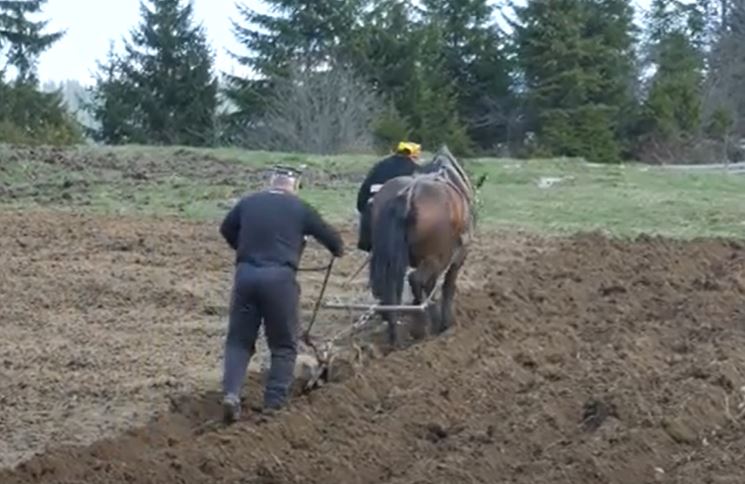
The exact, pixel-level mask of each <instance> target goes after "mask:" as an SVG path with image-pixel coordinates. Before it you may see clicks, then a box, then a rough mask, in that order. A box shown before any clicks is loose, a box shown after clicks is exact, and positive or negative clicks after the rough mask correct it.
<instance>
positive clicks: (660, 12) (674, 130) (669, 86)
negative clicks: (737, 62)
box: [645, 0, 705, 140]
mask: <svg viewBox="0 0 745 484" xmlns="http://www.w3.org/2000/svg"><path fill="white" fill-rule="evenodd" d="M704 34H705V32H704V21H703V12H701V11H700V10H698V9H697V8H696V5H695V4H680V3H678V2H671V1H669V0H654V1H653V3H652V9H651V15H650V18H649V33H648V35H649V43H650V45H649V55H650V60H651V62H652V65H653V66H654V67H655V69H656V70H655V74H654V76H653V78H652V82H651V87H650V90H649V95H648V97H647V99H646V103H645V121H646V124H647V130H648V131H649V132H650V134H651V135H653V136H656V137H659V138H662V139H664V140H670V139H674V138H675V139H679V138H681V137H682V138H687V137H691V136H693V135H694V134H696V133H697V132H698V130H699V128H700V127H701V102H702V97H701V95H702V93H701V89H702V83H703V68H704V53H703V36H704Z"/></svg>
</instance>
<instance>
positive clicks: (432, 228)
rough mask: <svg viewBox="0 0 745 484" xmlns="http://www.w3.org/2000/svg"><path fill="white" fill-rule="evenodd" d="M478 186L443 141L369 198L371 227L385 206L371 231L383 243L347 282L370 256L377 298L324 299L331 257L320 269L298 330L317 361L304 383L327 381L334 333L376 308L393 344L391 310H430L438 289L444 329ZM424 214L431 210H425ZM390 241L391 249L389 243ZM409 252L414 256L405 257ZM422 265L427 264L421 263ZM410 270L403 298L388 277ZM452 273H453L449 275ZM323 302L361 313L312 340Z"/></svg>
mask: <svg viewBox="0 0 745 484" xmlns="http://www.w3.org/2000/svg"><path fill="white" fill-rule="evenodd" d="M484 181H485V177H482V179H480V180H479V181H478V182H477V184H476V187H475V188H476V190H478V189H479V188H480V187H481V185H482V184H483V183H484ZM476 190H474V186H473V185H472V184H471V182H470V180H469V179H468V176H467V175H466V173H465V171H464V170H463V169H462V167H461V166H460V165H459V163H458V162H457V160H456V159H455V158H454V157H453V156H452V154H451V153H450V151H449V150H448V149H447V148H446V147H442V148H441V149H440V151H438V153H437V154H436V155H435V158H434V159H433V160H432V162H430V163H429V164H428V165H425V166H424V167H422V173H421V174H418V175H415V176H413V177H398V178H394V179H391V180H389V181H388V182H386V183H385V184H384V185H383V187H382V188H381V189H380V190H379V191H377V192H376V194H375V195H374V197H373V200H372V203H373V205H372V213H373V226H376V222H375V220H376V219H375V216H376V215H375V214H378V213H382V215H378V216H379V217H381V220H385V223H383V224H382V225H381V228H380V229H379V232H378V230H373V234H375V235H374V238H375V237H378V236H380V237H382V238H381V239H380V243H381V245H380V248H379V249H377V250H376V249H375V247H377V245H376V243H375V242H373V244H372V245H373V252H371V254H370V257H368V258H367V260H365V261H364V263H363V264H362V265H361V266H360V267H359V269H357V270H356V271H355V272H354V275H353V276H352V277H351V278H350V281H349V282H351V281H352V280H353V279H354V278H355V277H356V276H357V275H359V273H360V272H361V271H362V270H363V269H364V268H365V266H366V265H368V263H369V265H370V282H371V286H370V288H371V289H372V292H373V294H374V295H376V299H377V301H376V302H373V303H369V302H360V301H341V300H338V299H332V300H328V301H325V300H324V297H325V294H326V287H327V286H328V282H329V278H330V275H331V272H332V270H333V266H334V260H333V259H332V260H331V261H330V262H329V264H328V265H327V266H326V267H325V268H323V269H322V270H325V276H324V279H323V285H322V286H321V290H320V293H319V295H318V299H317V300H316V303H315V306H314V308H313V315H312V317H311V320H310V324H309V325H308V328H307V329H306V330H305V332H304V333H303V341H304V342H305V344H306V345H307V346H308V347H309V348H310V349H311V350H312V351H313V353H314V355H315V358H316V361H317V366H316V367H315V368H313V369H312V371H311V375H310V378H309V380H308V382H307V383H306V385H305V389H306V390H310V389H312V388H315V387H316V386H319V385H321V384H322V383H323V382H324V381H326V380H328V376H329V370H330V367H331V365H332V360H333V358H334V351H335V349H336V348H337V343H338V342H339V340H341V339H342V338H344V337H347V336H350V335H351V334H353V333H355V332H356V331H359V330H360V329H361V328H362V327H364V326H366V325H368V324H369V323H370V322H371V321H373V319H374V317H375V316H376V315H381V316H382V319H383V320H385V321H386V323H387V324H388V334H389V338H390V342H391V343H393V344H394V346H395V340H396V339H397V336H396V330H395V327H396V326H397V325H400V324H401V322H400V321H399V320H398V319H396V315H397V314H406V315H417V314H418V315H423V316H428V315H429V310H430V308H431V307H432V306H433V305H434V304H435V296H436V295H437V294H438V292H442V296H443V297H442V306H443V309H442V320H443V321H441V322H440V323H438V324H439V327H438V328H437V329H438V331H441V330H443V329H445V328H446V327H447V325H448V324H450V323H451V322H452V308H451V305H452V299H453V296H454V291H455V282H454V281H455V278H456V277H457V273H458V270H459V269H460V266H461V265H462V264H463V262H464V260H465V252H466V247H467V246H468V243H469V241H470V236H471V231H472V229H473V227H474V225H475V213H474V211H473V208H474V202H476V200H475V199H476ZM376 210H377V211H376ZM412 210H414V211H422V213H423V214H425V216H423V217H421V219H420V217H419V216H417V217H416V218H414V219H411V218H410V217H409V215H408V214H409V213H410V212H411V211H412ZM428 213H429V215H426V214H428ZM433 221H434V222H433ZM396 231H398V232H396ZM392 244H393V245H392ZM394 246H395V248H392V247H394ZM401 254H405V255H404V256H401ZM411 254H414V255H411ZM448 255H449V257H448ZM410 257H414V259H412V260H410ZM448 259H449V260H448ZM376 260H378V261H379V263H378V264H376V263H375V261H376ZM412 261H418V262H412ZM422 261H425V262H424V263H422ZM433 261H434V262H433ZM422 265H423V266H424V267H419V266H422ZM411 270H414V271H415V272H416V273H415V274H414V277H413V281H412V280H411V279H409V284H410V286H411V289H412V293H414V301H415V302H416V303H415V304H402V301H401V286H400V285H399V286H397V288H396V289H393V288H394V287H396V286H391V284H399V283H401V284H402V282H401V279H402V278H403V280H404V281H405V280H406V279H407V277H406V273H407V272H409V271H411ZM450 274H452V275H451V276H450V277H449V278H448V275H450ZM446 279H447V281H448V284H447V285H445V282H446ZM396 281H398V282H396ZM443 285H445V286H444V287H443ZM415 286H416V287H415ZM441 290H442V291H441ZM321 308H323V309H326V310H335V311H348V312H350V315H351V314H352V313H354V312H357V313H359V315H358V316H357V318H356V319H354V322H353V323H352V324H351V325H350V326H348V327H346V328H343V329H342V330H341V331H339V332H337V333H336V334H334V335H332V336H331V337H330V338H328V339H326V340H325V341H323V342H321V343H318V344H316V343H315V342H313V341H312V338H311V330H312V329H313V325H314V324H315V322H316V319H317V316H318V312H319V311H320V309H321ZM445 315H447V317H446V316H445ZM350 319H351V318H350ZM425 319H429V318H425Z"/></svg>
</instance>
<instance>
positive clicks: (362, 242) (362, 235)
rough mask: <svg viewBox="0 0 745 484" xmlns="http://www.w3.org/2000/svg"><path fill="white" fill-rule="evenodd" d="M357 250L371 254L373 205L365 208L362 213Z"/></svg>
mask: <svg viewBox="0 0 745 484" xmlns="http://www.w3.org/2000/svg"><path fill="white" fill-rule="evenodd" d="M357 248H358V249H360V250H364V251H365V252H370V250H371V249H372V203H368V204H367V205H366V206H365V210H363V211H362V213H360V230H359V236H358V239H357Z"/></svg>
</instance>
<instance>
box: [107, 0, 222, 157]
mask: <svg viewBox="0 0 745 484" xmlns="http://www.w3.org/2000/svg"><path fill="white" fill-rule="evenodd" d="M140 10H141V15H142V20H141V23H140V25H139V26H138V27H137V28H136V29H135V30H133V31H132V34H131V40H130V41H129V42H128V43H127V44H126V52H125V54H124V56H123V57H122V58H121V59H119V58H118V57H117V56H115V55H111V56H110V58H109V62H108V63H107V64H104V65H103V66H102V72H101V74H100V75H99V76H98V79H97V85H96V89H95V92H94V96H95V98H96V100H97V105H96V107H94V108H93V113H94V115H95V117H96V119H97V120H98V121H99V122H100V123H101V125H102V129H101V132H100V133H99V137H100V138H101V139H103V140H105V141H107V142H110V143H117V142H122V141H124V140H125V139H126V140H129V141H138V142H149V143H156V144H185V145H192V146H201V145H209V144H211V143H213V142H214V137H215V133H214V127H215V112H216V108H217V81H216V79H215V78H214V76H213V74H212V63H213V58H212V53H211V52H210V49H209V47H208V46H207V41H206V37H205V33H204V30H203V29H202V27H201V26H197V25H195V24H194V20H193V6H192V3H191V2H186V3H182V2H181V1H180V0H147V1H146V2H145V1H143V2H141V3H140Z"/></svg>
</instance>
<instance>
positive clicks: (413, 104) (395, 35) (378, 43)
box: [346, 0, 471, 153]
mask: <svg viewBox="0 0 745 484" xmlns="http://www.w3.org/2000/svg"><path fill="white" fill-rule="evenodd" d="M360 24H361V25H360V27H358V28H357V29H356V30H355V35H354V42H353V43H352V44H351V45H350V46H348V47H347V57H346V58H347V59H349V60H350V62H351V64H352V65H353V66H354V67H355V68H356V70H357V72H359V73H360V74H361V75H363V76H364V77H365V78H367V79H368V81H369V82H370V83H371V84H372V85H373V87H375V89H377V90H378V92H379V93H380V94H381V95H382V96H385V97H386V98H387V99H388V100H389V101H390V102H391V104H392V109H389V110H388V111H387V112H386V113H385V115H384V116H383V117H382V118H381V119H380V120H379V123H378V124H377V126H376V128H377V129H376V131H377V133H376V134H377V135H378V137H379V139H380V141H381V142H382V144H383V145H388V147H390V144H392V143H395V142H398V141H400V140H401V139H403V138H406V137H410V138H412V139H415V140H417V141H419V142H421V143H422V144H423V145H424V146H425V147H427V148H437V146H438V145H439V144H441V143H447V144H448V146H450V148H451V149H452V150H453V151H454V152H458V153H464V152H467V151H468V150H469V149H470V144H471V143H470V140H469V139H468V135H467V133H466V131H465V128H464V125H463V123H462V121H461V117H460V115H459V112H458V98H457V86H456V84H455V82H454V80H453V78H452V76H451V75H450V71H449V70H448V69H447V64H446V61H447V59H446V56H445V51H444V49H442V43H441V38H442V28H441V26H439V25H435V24H427V23H422V22H419V21H417V20H416V18H415V11H414V9H413V7H412V6H411V3H410V2H406V1H402V0H378V1H376V2H374V4H373V5H372V6H371V8H370V9H369V10H368V11H367V12H366V14H365V15H364V16H363V17H362V21H361V22H360Z"/></svg>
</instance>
